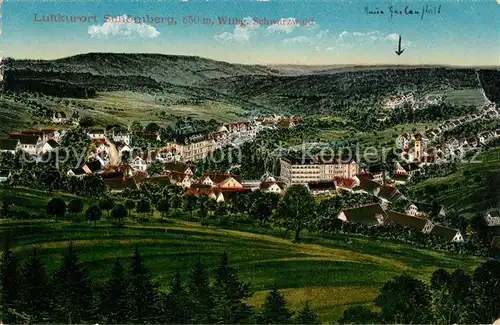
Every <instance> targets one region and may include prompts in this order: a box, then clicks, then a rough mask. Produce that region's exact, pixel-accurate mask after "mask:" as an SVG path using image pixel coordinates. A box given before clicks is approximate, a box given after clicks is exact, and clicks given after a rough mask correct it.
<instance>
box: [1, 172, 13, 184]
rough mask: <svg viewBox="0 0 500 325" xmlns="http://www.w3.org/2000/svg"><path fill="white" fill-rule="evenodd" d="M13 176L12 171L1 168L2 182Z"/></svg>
mask: <svg viewBox="0 0 500 325" xmlns="http://www.w3.org/2000/svg"><path fill="white" fill-rule="evenodd" d="M11 176H12V172H11V171H10V170H7V169H0V183H3V182H6V181H8V180H9V178H10V177H11Z"/></svg>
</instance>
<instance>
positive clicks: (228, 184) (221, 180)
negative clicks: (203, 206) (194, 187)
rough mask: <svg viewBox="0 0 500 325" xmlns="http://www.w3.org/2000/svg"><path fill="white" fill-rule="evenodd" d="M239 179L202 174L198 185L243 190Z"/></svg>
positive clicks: (233, 176)
mask: <svg viewBox="0 0 500 325" xmlns="http://www.w3.org/2000/svg"><path fill="white" fill-rule="evenodd" d="M241 181H242V180H241V177H240V176H237V175H233V174H224V173H210V172H207V173H204V174H203V175H202V176H201V178H200V183H201V184H204V185H210V186H212V187H217V188H243V185H241Z"/></svg>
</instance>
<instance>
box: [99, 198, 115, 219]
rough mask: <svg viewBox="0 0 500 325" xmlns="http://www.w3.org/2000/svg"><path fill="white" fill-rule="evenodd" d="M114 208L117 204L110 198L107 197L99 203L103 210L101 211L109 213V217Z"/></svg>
mask: <svg viewBox="0 0 500 325" xmlns="http://www.w3.org/2000/svg"><path fill="white" fill-rule="evenodd" d="M114 206H115V202H114V201H113V199H111V198H110V197H107V196H105V197H103V198H102V199H101V200H100V201H99V208H101V210H103V211H107V214H108V217H109V211H110V210H111V209H113V208H114Z"/></svg>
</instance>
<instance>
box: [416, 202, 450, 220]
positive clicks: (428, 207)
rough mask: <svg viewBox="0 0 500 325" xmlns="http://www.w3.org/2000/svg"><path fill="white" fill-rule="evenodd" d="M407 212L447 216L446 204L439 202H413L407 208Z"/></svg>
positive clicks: (421, 215)
mask: <svg viewBox="0 0 500 325" xmlns="http://www.w3.org/2000/svg"><path fill="white" fill-rule="evenodd" d="M406 213H408V214H409V215H413V216H418V217H445V216H446V212H445V210H444V206H442V205H439V204H434V205H433V204H427V203H422V202H413V203H411V204H410V205H409V206H408V207H407V208H406Z"/></svg>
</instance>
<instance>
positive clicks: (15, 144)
mask: <svg viewBox="0 0 500 325" xmlns="http://www.w3.org/2000/svg"><path fill="white" fill-rule="evenodd" d="M20 149H21V143H20V141H19V140H18V139H0V152H8V153H11V154H15V153H16V151H18V150H20Z"/></svg>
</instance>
